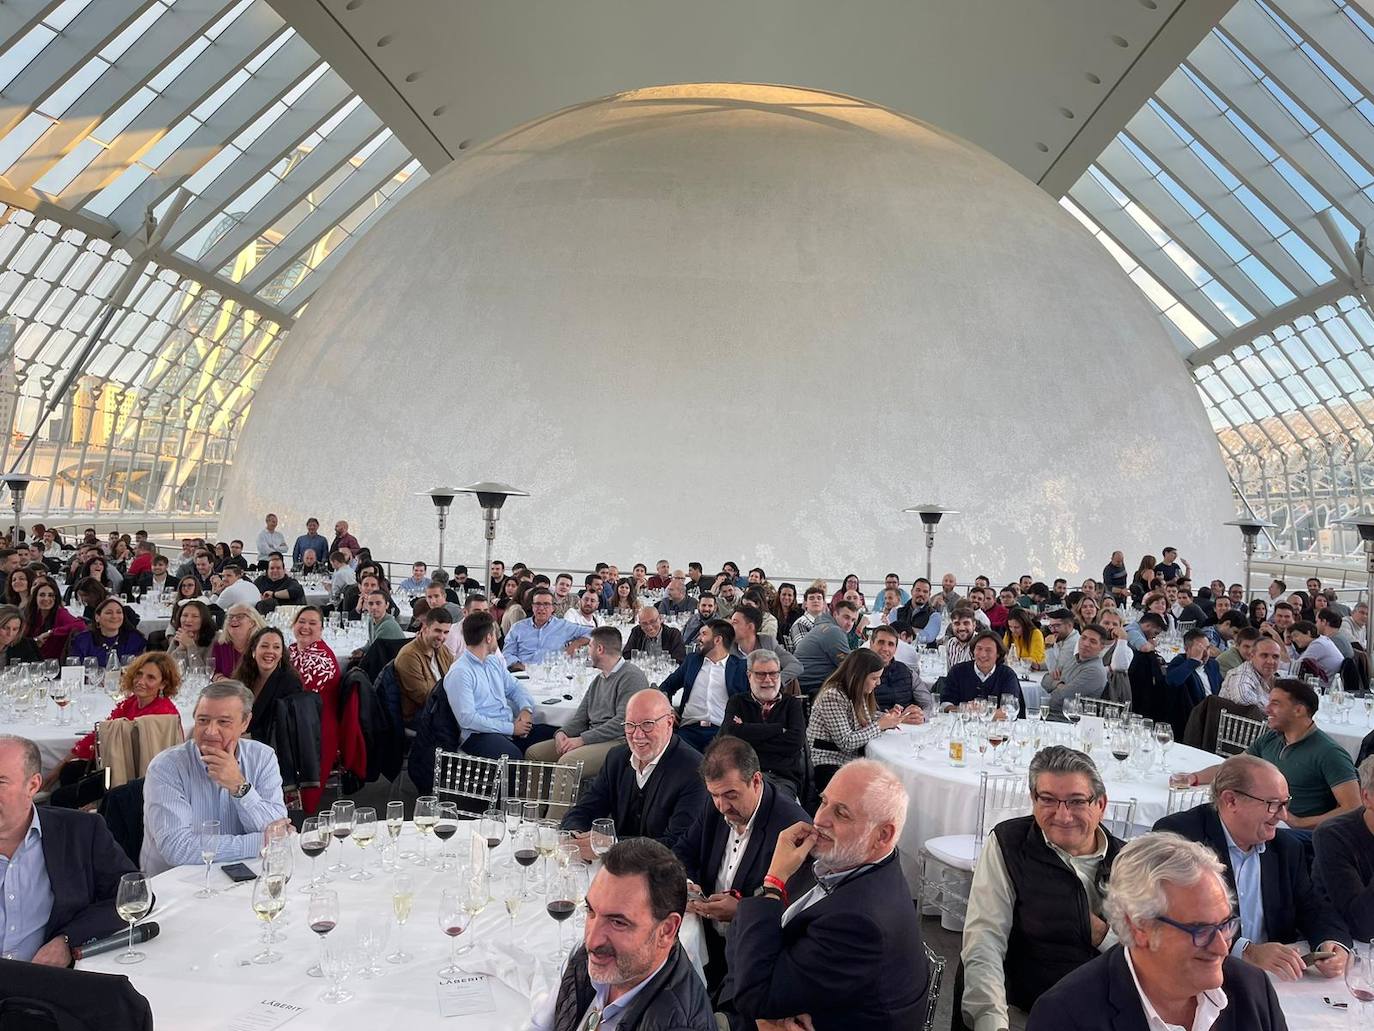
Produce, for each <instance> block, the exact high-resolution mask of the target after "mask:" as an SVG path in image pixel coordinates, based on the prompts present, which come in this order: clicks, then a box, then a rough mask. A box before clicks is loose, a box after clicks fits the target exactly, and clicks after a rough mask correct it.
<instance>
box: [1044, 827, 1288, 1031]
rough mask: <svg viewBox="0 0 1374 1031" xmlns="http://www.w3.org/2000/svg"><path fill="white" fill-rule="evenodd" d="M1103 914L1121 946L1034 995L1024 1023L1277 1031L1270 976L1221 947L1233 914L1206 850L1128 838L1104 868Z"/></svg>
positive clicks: (1069, 1030) (1155, 838) (1057, 1027)
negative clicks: (1107, 878) (1108, 870)
mask: <svg viewBox="0 0 1374 1031" xmlns="http://www.w3.org/2000/svg"><path fill="white" fill-rule="evenodd" d="M1106 912H1107V917H1108V919H1109V920H1110V921H1111V925H1112V930H1113V931H1114V932H1115V934H1116V936H1117V937H1118V938H1119V939H1120V940H1121V946H1119V947H1116V948H1113V949H1111V950H1110V951H1108V952H1107V953H1106V954H1104V955H1102V956H1099V957H1097V958H1096V959H1094V960H1092V961H1091V962H1090V963H1086V964H1084V965H1083V966H1081V967H1079V968H1078V969H1077V970H1075V971H1074V972H1073V973H1071V974H1069V975H1068V976H1066V977H1065V978H1064V979H1063V980H1061V981H1060V982H1059V983H1058V984H1057V985H1056V986H1055V987H1054V988H1051V989H1050V990H1049V991H1047V992H1046V993H1045V994H1044V995H1042V996H1041V997H1040V1001H1039V1002H1037V1003H1036V1004H1035V1008H1034V1009H1033V1010H1032V1011H1031V1015H1030V1021H1029V1022H1028V1023H1027V1024H1026V1027H1027V1029H1028V1031H1079V1029H1082V1031H1088V1029H1092V1031H1098V1029H1100V1028H1105V1027H1112V1028H1142V1029H1144V1028H1149V1029H1151V1031H1154V1029H1163V1028H1188V1029H1190V1031H1201V1029H1210V1031H1232V1029H1236V1031H1241V1029H1243V1031H1286V1029H1287V1027H1288V1024H1287V1022H1286V1021H1285V1020H1284V1016H1283V1011H1282V1010H1281V1009H1280V1008H1279V1000H1278V996H1277V995H1276V994H1275V993H1274V986H1273V985H1272V984H1271V983H1270V981H1269V978H1267V977H1265V975H1264V973H1263V972H1262V971H1260V970H1258V969H1256V968H1255V967H1253V966H1251V965H1250V964H1248V963H1242V962H1241V961H1240V960H1238V959H1236V958H1235V957H1233V956H1229V955H1228V954H1227V953H1228V950H1229V948H1230V944H1231V938H1232V936H1233V935H1234V934H1235V933H1236V928H1237V926H1238V924H1239V920H1238V919H1237V918H1236V916H1235V915H1234V913H1233V912H1232V910H1231V900H1230V898H1229V897H1228V896H1227V893H1226V883H1225V880H1224V875H1223V872H1222V867H1221V864H1220V863H1219V862H1218V861H1217V858H1216V856H1215V855H1214V854H1213V853H1212V851H1211V849H1209V848H1207V847H1206V846H1204V845H1200V844H1198V843H1197V842H1192V841H1187V840H1185V839H1184V838H1180V837H1179V836H1178V835H1176V834H1160V833H1154V834H1144V835H1142V836H1141V837H1139V838H1136V839H1135V840H1134V841H1132V842H1131V843H1130V844H1129V845H1127V846H1126V847H1125V848H1123V849H1122V850H1121V854H1120V855H1119V856H1118V857H1117V860H1116V863H1115V865H1114V866H1113V867H1112V883H1111V887H1110V888H1109V890H1108V892H1107V900H1106ZM1109 1015H1110V1016H1109Z"/></svg>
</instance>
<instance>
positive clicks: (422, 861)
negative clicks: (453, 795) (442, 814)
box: [415, 795, 439, 866]
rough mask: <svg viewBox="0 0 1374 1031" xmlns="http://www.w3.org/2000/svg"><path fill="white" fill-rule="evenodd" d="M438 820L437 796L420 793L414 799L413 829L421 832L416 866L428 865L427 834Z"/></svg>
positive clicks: (432, 829) (431, 831) (428, 834)
mask: <svg viewBox="0 0 1374 1031" xmlns="http://www.w3.org/2000/svg"><path fill="white" fill-rule="evenodd" d="M438 820H439V797H438V796H437V795H421V796H420V797H419V798H417V799H416V800H415V829H416V830H418V831H419V832H420V834H421V836H422V837H421V841H420V858H419V859H418V860H416V865H417V866H428V865H429V836H430V834H431V833H433V831H434V825H435V823H437V822H438Z"/></svg>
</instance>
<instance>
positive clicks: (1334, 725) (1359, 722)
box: [1316, 698, 1374, 759]
mask: <svg viewBox="0 0 1374 1031" xmlns="http://www.w3.org/2000/svg"><path fill="white" fill-rule="evenodd" d="M1329 700H1330V699H1329V698H1324V699H1322V701H1323V703H1325V702H1328V701H1329ZM1341 715H1342V716H1343V717H1344V718H1343V719H1341V720H1337V719H1335V718H1334V715H1333V714H1332V713H1331V712H1329V711H1328V710H1327V709H1325V708H1321V709H1318V710H1317V719H1316V724H1317V726H1318V728H1320V729H1321V730H1324V731H1325V732H1326V733H1327V734H1328V735H1330V736H1331V738H1332V739H1333V740H1335V742H1336V744H1338V745H1340V746H1341V747H1342V748H1344V749H1345V750H1346V751H1347V752H1349V753H1350V758H1352V759H1354V758H1356V757H1357V756H1358V755H1359V754H1360V745H1361V743H1362V742H1363V741H1364V739H1365V737H1366V736H1367V735H1368V734H1369V733H1370V732H1371V731H1374V716H1371V715H1369V714H1368V713H1367V712H1366V711H1365V708H1364V700H1363V699H1360V698H1356V699H1355V700H1354V701H1353V702H1352V703H1350V705H1349V707H1348V708H1347V709H1346V711H1345V712H1344V713H1342V714H1341Z"/></svg>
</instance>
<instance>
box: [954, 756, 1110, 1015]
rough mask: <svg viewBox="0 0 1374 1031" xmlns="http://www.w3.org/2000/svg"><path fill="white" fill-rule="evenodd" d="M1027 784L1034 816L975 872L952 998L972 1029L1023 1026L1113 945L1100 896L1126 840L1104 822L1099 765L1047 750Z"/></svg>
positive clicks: (996, 841) (997, 842)
mask: <svg viewBox="0 0 1374 1031" xmlns="http://www.w3.org/2000/svg"><path fill="white" fill-rule="evenodd" d="M1029 780H1030V795H1031V807H1032V808H1031V815H1030V816H1020V817H1016V818H1014V819H1011V820H1005V821H1003V822H1002V823H999V824H998V825H997V826H996V827H994V828H993V829H992V833H991V834H989V835H988V836H987V840H986V842H985V843H984V845H983V852H982V855H981V856H980V857H979V860H978V865H977V866H976V867H975V868H974V872H973V886H972V888H971V889H970V890H969V902H968V915H967V917H966V919H965V921H964V945H963V950H962V951H961V953H960V959H961V962H962V970H961V971H960V973H961V974H962V977H960V978H957V979H956V989H955V993H956V998H955V1002H954V1005H955V1007H956V1008H957V1009H961V1010H962V1014H963V1019H964V1021H965V1022H966V1023H967V1025H968V1026H969V1027H970V1028H972V1029H973V1031H1002V1029H1005V1028H1020V1027H1022V1026H1024V1025H1023V1021H1024V1020H1025V1014H1026V1012H1028V1011H1029V1010H1030V1008H1031V1007H1032V1006H1033V1005H1035V1001H1036V1000H1037V999H1038V998H1040V996H1041V995H1043V994H1044V993H1045V992H1046V991H1048V990H1049V989H1050V988H1052V987H1053V986H1054V985H1055V984H1056V983H1057V982H1058V981H1059V979H1060V978H1062V977H1064V976H1065V975H1066V974H1069V973H1071V972H1072V971H1074V970H1076V969H1077V968H1078V967H1080V966H1082V965H1083V964H1084V963H1087V962H1089V961H1090V960H1092V959H1093V958H1094V957H1096V956H1097V955H1098V953H1100V952H1103V951H1105V950H1107V949H1109V948H1111V947H1112V945H1114V944H1115V939H1114V936H1113V935H1112V934H1111V933H1110V931H1109V929H1108V927H1107V922H1106V920H1105V919H1104V918H1103V915H1102V899H1103V895H1104V893H1105V886H1106V883H1107V878H1108V875H1109V874H1110V873H1112V872H1113V868H1112V864H1113V862H1114V861H1115V860H1116V856H1117V854H1118V853H1119V852H1120V851H1121V848H1122V845H1123V842H1122V841H1121V839H1120V838H1118V837H1116V836H1115V835H1114V834H1112V833H1111V832H1110V831H1108V830H1107V829H1106V828H1104V827H1103V826H1102V815H1103V813H1104V812H1105V811H1106V808H1107V791H1106V788H1105V787H1104V786H1103V783H1102V778H1101V776H1100V775H1099V774H1098V772H1097V767H1096V766H1095V765H1093V761H1092V760H1091V759H1090V758H1088V756H1086V755H1084V754H1083V753H1082V752H1078V751H1075V750H1073V749H1072V748H1067V747H1065V746H1063V745H1051V746H1050V747H1049V748H1043V749H1041V750H1040V751H1039V752H1037V753H1036V754H1035V757H1034V758H1033V759H1032V760H1031V764H1030V777H1029ZM960 981H962V984H963V998H962V1000H961V999H959V998H958V983H959V982H960ZM1098 1015H1099V1017H1100V1011H1099V1014H1098Z"/></svg>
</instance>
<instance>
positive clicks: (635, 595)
mask: <svg viewBox="0 0 1374 1031" xmlns="http://www.w3.org/2000/svg"><path fill="white" fill-rule="evenodd" d="M611 611H612V612H613V613H614V614H615V615H617V616H619V617H620V618H621V619H628V620H634V619H636V618H638V616H639V588H638V587H636V586H635V582H634V581H633V580H632V579H630V578H629V577H628V576H622V577H621V578H620V579H619V580H618V581H616V585H615V593H614V594H612V595H611Z"/></svg>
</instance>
